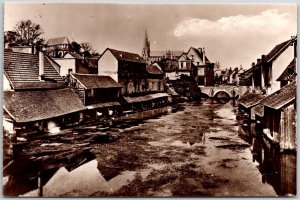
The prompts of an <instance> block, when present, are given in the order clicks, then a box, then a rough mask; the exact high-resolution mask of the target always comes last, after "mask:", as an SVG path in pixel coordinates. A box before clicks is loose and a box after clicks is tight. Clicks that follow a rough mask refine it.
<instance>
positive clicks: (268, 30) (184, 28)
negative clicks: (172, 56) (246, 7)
mask: <svg viewBox="0 0 300 200" xmlns="http://www.w3.org/2000/svg"><path fill="white" fill-rule="evenodd" d="M294 21H295V19H294V17H293V16H292V15H291V14H290V13H281V14H280V13H279V12H278V10H276V9H271V10H266V11H263V12H261V13H260V14H259V15H254V16H245V15H237V16H230V17H223V18H221V19H219V20H216V21H211V20H207V19H199V18H193V19H188V20H185V21H183V22H181V23H180V24H178V25H177V27H176V28H175V31H174V35H175V36H176V37H183V36H196V35H197V36H199V35H202V34H207V33H209V34H214V35H224V34H227V35H237V34H240V33H249V34H251V33H255V34H266V35H275V34H278V33H280V32H282V30H286V29H291V25H292V24H295V23H294ZM293 28H294V31H296V27H295V26H294V27H293Z"/></svg>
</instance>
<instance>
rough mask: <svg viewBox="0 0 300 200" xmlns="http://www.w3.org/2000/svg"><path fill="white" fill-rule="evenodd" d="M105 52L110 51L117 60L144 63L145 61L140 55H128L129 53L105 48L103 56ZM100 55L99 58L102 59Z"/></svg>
mask: <svg viewBox="0 0 300 200" xmlns="http://www.w3.org/2000/svg"><path fill="white" fill-rule="evenodd" d="M106 51H110V52H111V53H112V54H113V56H114V57H115V58H116V59H117V60H122V61H130V62H139V63H145V60H144V59H143V58H142V57H141V56H140V55H138V54H136V53H130V52H126V51H119V50H116V49H111V48H107V49H106V50H105V51H104V52H103V54H104V53H105V52H106ZM103 54H102V55H103ZM102 55H101V57H102ZM101 57H100V58H101ZM100 58H99V59H100Z"/></svg>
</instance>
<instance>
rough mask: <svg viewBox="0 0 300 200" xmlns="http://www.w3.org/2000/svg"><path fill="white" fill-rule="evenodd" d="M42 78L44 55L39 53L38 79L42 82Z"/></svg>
mask: <svg viewBox="0 0 300 200" xmlns="http://www.w3.org/2000/svg"><path fill="white" fill-rule="evenodd" d="M43 76H44V53H43V52H42V51H39V79H40V80H42V79H43Z"/></svg>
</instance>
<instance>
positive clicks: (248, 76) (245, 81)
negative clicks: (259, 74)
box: [239, 68, 253, 86]
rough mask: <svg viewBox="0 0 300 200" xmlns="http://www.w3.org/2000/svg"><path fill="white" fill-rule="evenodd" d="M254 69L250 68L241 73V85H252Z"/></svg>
mask: <svg viewBox="0 0 300 200" xmlns="http://www.w3.org/2000/svg"><path fill="white" fill-rule="evenodd" d="M252 71H253V68H250V69H248V70H246V71H244V72H243V73H241V74H240V75H239V76H240V83H239V85H241V86H250V85H251V83H252Z"/></svg>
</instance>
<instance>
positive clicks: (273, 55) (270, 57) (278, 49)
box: [255, 37, 297, 68]
mask: <svg viewBox="0 0 300 200" xmlns="http://www.w3.org/2000/svg"><path fill="white" fill-rule="evenodd" d="M296 40H297V37H296V38H295V39H293V38H292V39H289V40H287V41H285V42H282V43H280V44H278V45H276V46H275V47H274V48H273V49H272V50H271V51H270V52H269V53H268V54H267V55H265V58H262V59H260V61H259V62H257V63H256V65H255V68H259V67H260V65H261V64H262V63H263V62H272V61H274V60H275V59H277V58H278V57H279V56H280V55H281V54H282V53H283V52H284V51H285V50H286V49H287V48H288V47H289V46H291V44H293V43H294V42H295V41H296Z"/></svg>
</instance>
